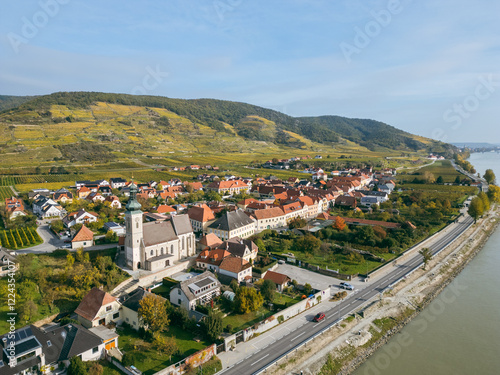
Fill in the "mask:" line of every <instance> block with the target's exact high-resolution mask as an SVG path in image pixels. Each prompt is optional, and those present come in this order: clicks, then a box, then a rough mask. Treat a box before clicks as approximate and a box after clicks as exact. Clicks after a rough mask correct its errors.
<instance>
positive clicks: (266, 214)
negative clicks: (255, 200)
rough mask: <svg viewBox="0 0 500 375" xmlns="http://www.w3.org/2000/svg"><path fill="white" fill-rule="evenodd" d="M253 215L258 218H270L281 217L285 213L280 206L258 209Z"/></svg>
mask: <svg viewBox="0 0 500 375" xmlns="http://www.w3.org/2000/svg"><path fill="white" fill-rule="evenodd" d="M253 215H254V216H255V218H256V219H257V220H263V219H270V218H273V217H280V216H283V215H285V213H284V212H283V210H282V209H281V208H279V207H273V208H266V209H264V210H256V211H254V212H253Z"/></svg>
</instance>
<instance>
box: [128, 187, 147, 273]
mask: <svg viewBox="0 0 500 375" xmlns="http://www.w3.org/2000/svg"><path fill="white" fill-rule="evenodd" d="M125 228H126V229H125V230H126V234H125V257H126V260H127V266H128V267H129V268H131V269H132V270H134V271H135V270H137V269H138V268H141V267H144V265H143V264H141V243H142V236H143V234H142V233H143V232H142V211H141V204H140V203H139V202H137V185H135V184H134V183H132V184H131V185H130V199H129V201H128V203H127V206H126V211H125Z"/></svg>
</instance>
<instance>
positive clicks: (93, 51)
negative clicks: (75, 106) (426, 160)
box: [0, 0, 500, 143]
mask: <svg viewBox="0 0 500 375" xmlns="http://www.w3.org/2000/svg"><path fill="white" fill-rule="evenodd" d="M499 15H500V2H499V1H497V0H478V1H474V2H472V1H465V0H453V1H451V0H440V1H435V0H418V1H417V0H380V1H379V0H364V1H358V0H335V1H332V0H273V1H270V0H267V1H263V0H252V1H250V0H190V1H186V0H169V1H158V0H156V1H150V0H142V1H129V0H120V1H118V0H106V1H95V0H85V1H83V0H38V1H32V0H21V1H10V2H5V3H4V4H3V9H2V12H1V13H0V94H3V95H43V94H50V93H53V92H57V91H102V92H115V93H127V94H138V95H160V96H168V97H171V98H186V99H192V98H216V99H224V100H232V101H239V102H246V103H251V104H255V105H259V106H262V107H266V108H272V109H275V110H278V111H280V112H284V113H286V114H289V115H291V116H318V115H339V116H346V117H352V118H370V119H374V120H378V121H382V122H385V123H387V124H390V125H393V126H395V127H397V128H399V129H403V130H406V131H408V132H411V133H414V134H418V135H422V136H425V137H430V138H434V139H438V140H441V141H445V142H465V141H467V142H490V143H500V126H499V125H500V123H499V118H500V106H499V104H500V22H499V19H498V17H499Z"/></svg>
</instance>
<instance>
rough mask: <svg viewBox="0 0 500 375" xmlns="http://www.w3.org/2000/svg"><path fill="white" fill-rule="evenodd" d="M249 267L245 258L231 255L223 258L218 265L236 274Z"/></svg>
mask: <svg viewBox="0 0 500 375" xmlns="http://www.w3.org/2000/svg"><path fill="white" fill-rule="evenodd" d="M251 267H252V265H251V264H250V263H248V262H247V261H246V260H245V259H242V258H238V257H235V256H233V255H231V256H228V257H226V258H224V259H223V260H222V262H221V264H220V266H219V268H220V269H221V270H225V271H229V272H232V273H236V274H238V273H240V272H241V271H243V270H246V269H247V268H251Z"/></svg>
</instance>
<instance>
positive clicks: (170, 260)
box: [125, 184, 196, 272]
mask: <svg viewBox="0 0 500 375" xmlns="http://www.w3.org/2000/svg"><path fill="white" fill-rule="evenodd" d="M125 228H126V235H125V256H126V260H127V266H128V267H129V268H130V269H132V270H134V271H135V270H138V269H144V270H148V271H152V272H156V271H160V270H162V269H165V268H166V267H169V266H172V265H173V264H174V262H176V261H178V260H180V259H183V258H186V257H190V256H194V255H196V244H195V237H194V233H193V228H192V227H191V222H190V221H189V217H188V215H176V216H173V217H172V218H171V219H170V220H168V221H161V222H151V223H143V222H142V211H141V204H140V203H139V202H138V201H137V186H136V185H135V184H132V185H131V186H130V199H129V201H128V203H127V206H126V211H125Z"/></svg>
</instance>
